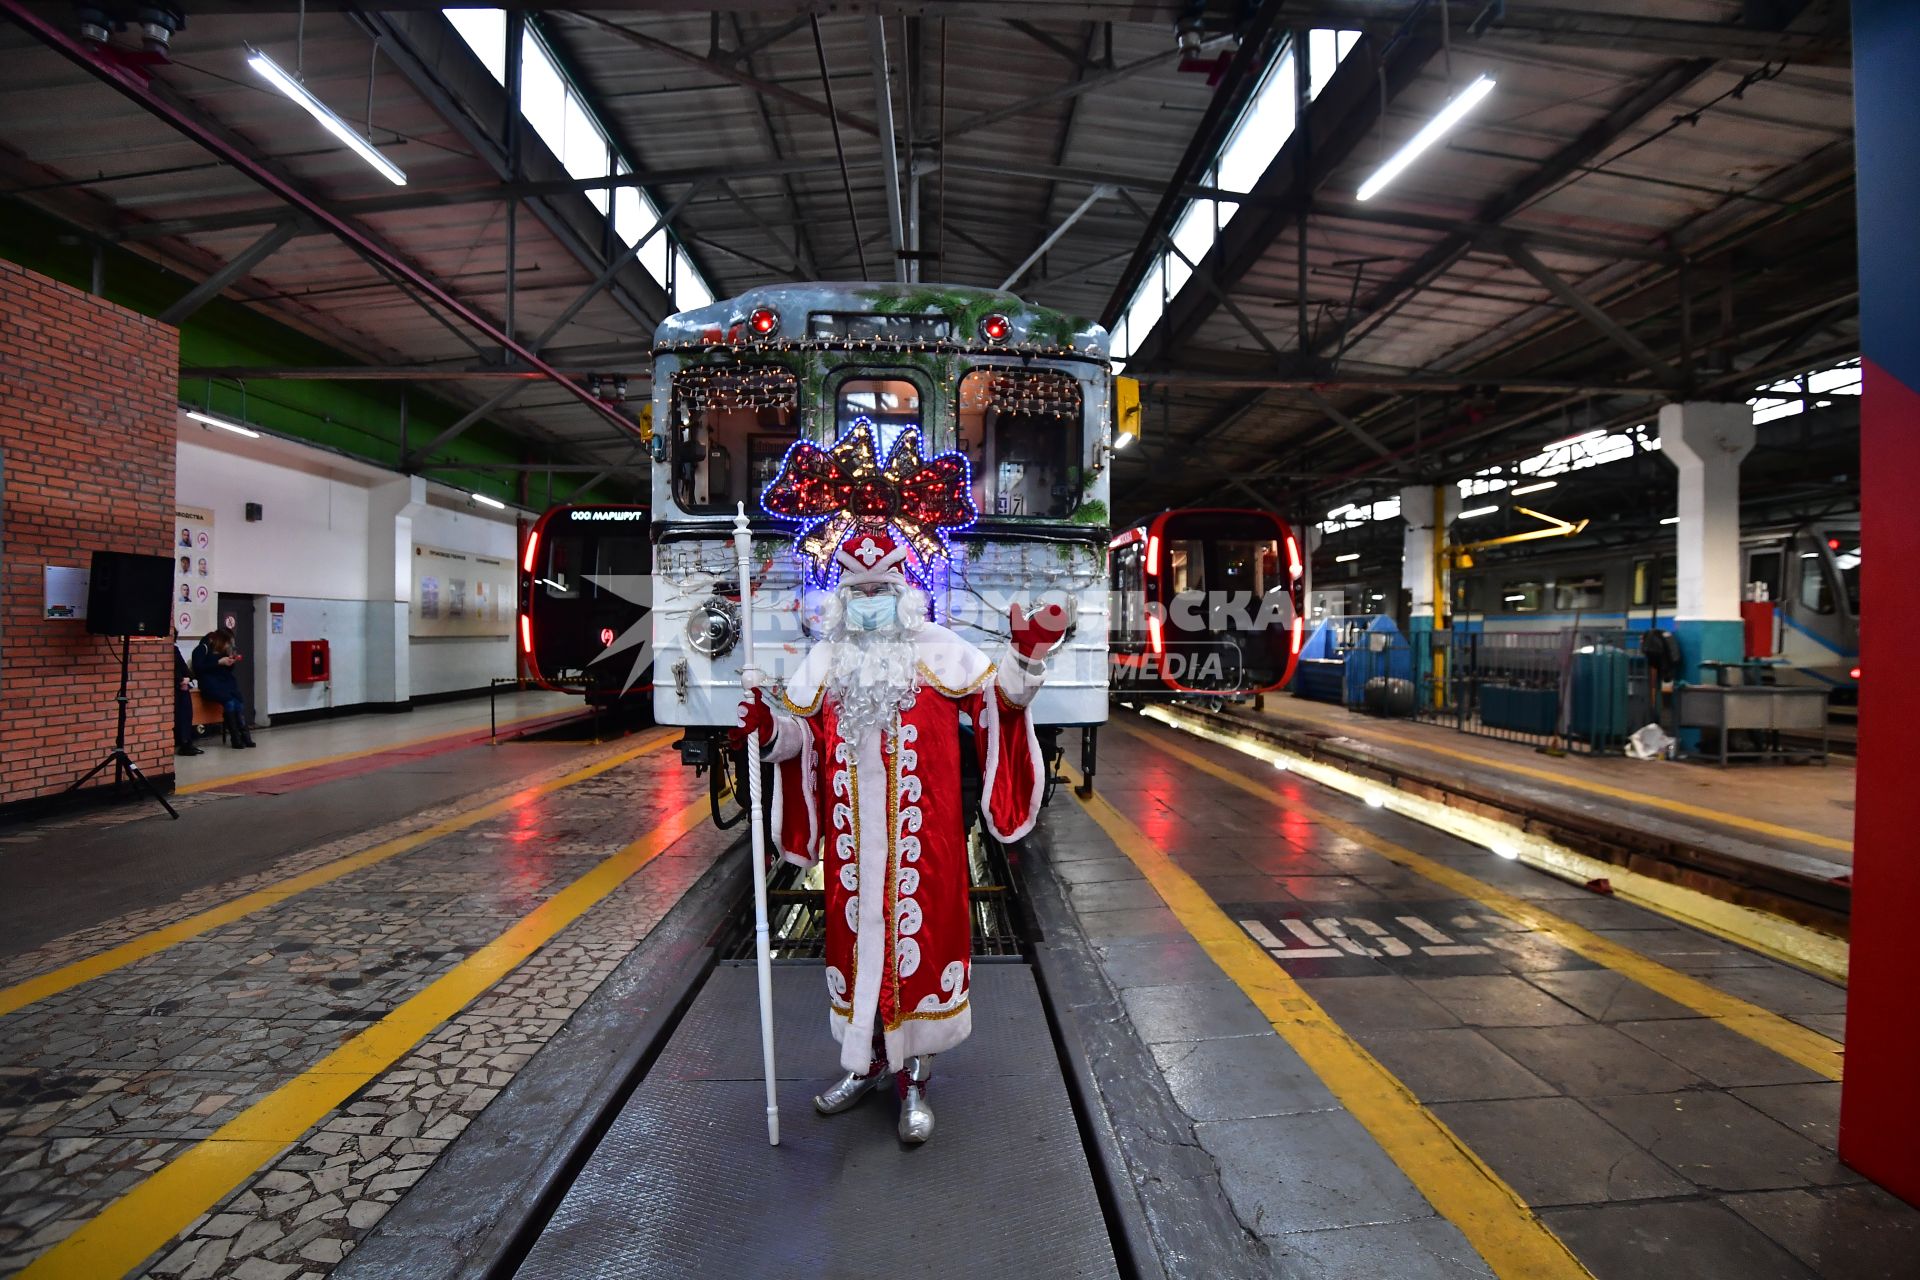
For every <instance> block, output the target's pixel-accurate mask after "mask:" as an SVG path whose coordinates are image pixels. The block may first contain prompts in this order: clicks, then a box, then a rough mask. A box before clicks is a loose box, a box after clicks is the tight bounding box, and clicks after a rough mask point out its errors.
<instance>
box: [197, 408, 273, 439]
mask: <svg viewBox="0 0 1920 1280" xmlns="http://www.w3.org/2000/svg"><path fill="white" fill-rule="evenodd" d="M180 412H182V413H184V414H186V415H187V416H188V417H189V418H192V419H193V420H194V421H195V422H204V423H206V424H207V425H208V426H210V427H218V428H220V429H221V430H222V431H231V432H233V434H235V435H237V436H246V437H247V438H248V439H250V440H258V439H259V438H260V433H259V432H258V431H255V430H254V429H253V428H251V427H243V426H241V425H240V424H239V423H237V422H228V421H227V420H226V419H225V418H216V417H214V416H213V415H212V414H210V413H202V412H200V411H199V410H198V409H182V410H181V411H180Z"/></svg>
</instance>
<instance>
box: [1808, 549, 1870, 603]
mask: <svg viewBox="0 0 1920 1280" xmlns="http://www.w3.org/2000/svg"><path fill="white" fill-rule="evenodd" d="M1835 541H1838V539H1829V541H1828V549H1829V550H1833V547H1832V544H1833V542H1835ZM1856 545H1857V544H1856ZM1834 554H1835V555H1836V556H1838V554H1839V552H1837V551H1835V552H1834ZM1854 561H1855V563H1856V564H1858V563H1859V552H1858V551H1857V550H1856V551H1855V552H1854ZM1800 607H1801V608H1802V609H1811V610H1812V611H1813V612H1815V613H1832V612H1833V579H1832V578H1831V577H1830V576H1829V575H1828V573H1827V566H1826V564H1825V562H1824V560H1823V559H1822V557H1821V555H1820V553H1819V552H1818V551H1809V552H1806V553H1804V554H1802V555H1801V557H1800Z"/></svg>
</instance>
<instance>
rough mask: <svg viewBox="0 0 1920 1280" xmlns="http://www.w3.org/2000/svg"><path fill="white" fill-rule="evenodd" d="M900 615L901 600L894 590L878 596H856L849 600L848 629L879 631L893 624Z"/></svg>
mask: <svg viewBox="0 0 1920 1280" xmlns="http://www.w3.org/2000/svg"><path fill="white" fill-rule="evenodd" d="M898 616H899V601H898V600H896V599H895V597H894V595H893V593H892V592H890V591H887V592H882V593H881V594H879V595H877V596H854V597H853V598H852V599H851V600H848V601H847V630H849V631H878V630H880V629H881V628H883V627H888V626H892V625H893V623H894V620H895V619H896V618H897V617H898Z"/></svg>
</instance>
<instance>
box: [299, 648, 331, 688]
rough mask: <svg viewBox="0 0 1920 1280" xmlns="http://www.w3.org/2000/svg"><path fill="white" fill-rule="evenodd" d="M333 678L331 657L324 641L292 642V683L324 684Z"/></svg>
mask: <svg viewBox="0 0 1920 1280" xmlns="http://www.w3.org/2000/svg"><path fill="white" fill-rule="evenodd" d="M332 678H333V655H332V654H331V653H330V652H328V649H327V642H326V641H325V640H295V641H294V642H293V682H294V683H295V684H325V683H326V682H327V681H328V680H331V679H332Z"/></svg>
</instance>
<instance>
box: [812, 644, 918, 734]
mask: <svg viewBox="0 0 1920 1280" xmlns="http://www.w3.org/2000/svg"><path fill="white" fill-rule="evenodd" d="M919 667H920V655H919V651H918V650H917V649H916V648H915V647H914V643H913V641H912V639H911V638H909V637H908V636H905V635H903V634H901V633H899V632H898V631H882V632H873V633H849V634H848V635H846V636H845V637H844V638H842V639H841V640H840V641H839V643H838V644H837V645H836V646H835V649H834V655H833V665H832V667H831V668H830V669H829V670H828V672H827V679H826V688H827V693H828V694H829V695H830V696H831V697H832V698H833V702H834V712H835V714H836V715H837V716H838V718H839V721H840V734H841V736H842V737H843V738H845V739H846V740H848V741H850V742H857V741H859V740H860V739H861V738H862V737H864V736H865V735H866V732H867V730H869V729H885V728H887V727H889V726H890V725H891V724H892V722H893V713H894V711H895V710H897V709H898V708H900V707H903V706H904V705H905V704H906V703H907V701H908V700H909V699H910V698H911V697H912V696H913V691H914V689H915V688H916V687H917V686H918V685H919V682H920V674H919Z"/></svg>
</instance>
